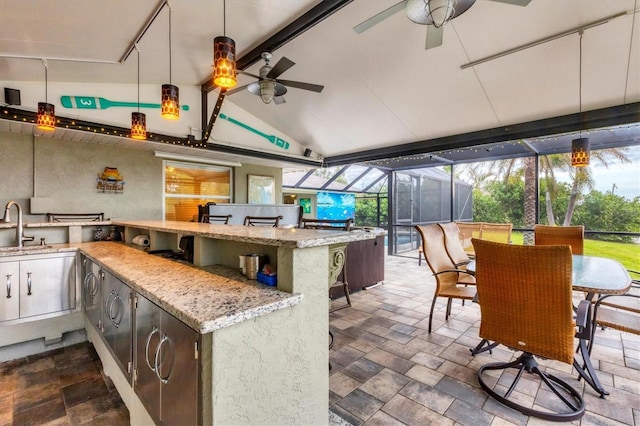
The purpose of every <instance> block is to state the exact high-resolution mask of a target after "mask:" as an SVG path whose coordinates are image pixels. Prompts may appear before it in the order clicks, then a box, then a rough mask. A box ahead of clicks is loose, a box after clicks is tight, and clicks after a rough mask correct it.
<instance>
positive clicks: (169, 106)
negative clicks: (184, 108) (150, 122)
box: [160, 84, 180, 120]
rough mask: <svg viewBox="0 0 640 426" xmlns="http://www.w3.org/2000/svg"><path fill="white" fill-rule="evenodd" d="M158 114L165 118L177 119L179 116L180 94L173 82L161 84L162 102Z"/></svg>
mask: <svg viewBox="0 0 640 426" xmlns="http://www.w3.org/2000/svg"><path fill="white" fill-rule="evenodd" d="M160 111H161V112H160V115H162V118H164V119H166V120H177V119H179V118H180V94H179V90H178V86H174V85H173V84H163V85H162V104H161V107H160Z"/></svg>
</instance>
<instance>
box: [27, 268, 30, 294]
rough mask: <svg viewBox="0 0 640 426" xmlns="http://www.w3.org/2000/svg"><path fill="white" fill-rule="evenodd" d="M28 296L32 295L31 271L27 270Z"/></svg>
mask: <svg viewBox="0 0 640 426" xmlns="http://www.w3.org/2000/svg"><path fill="white" fill-rule="evenodd" d="M27 296H31V272H27Z"/></svg>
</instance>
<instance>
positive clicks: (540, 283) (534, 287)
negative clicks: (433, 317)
mask: <svg viewBox="0 0 640 426" xmlns="http://www.w3.org/2000/svg"><path fill="white" fill-rule="evenodd" d="M473 245H474V247H475V252H476V268H475V274H476V275H475V276H476V287H477V290H478V300H479V304H480V312H481V322H480V337H481V338H483V339H487V340H489V341H493V342H497V343H500V344H503V345H505V346H507V347H509V348H512V349H514V350H518V351H522V354H521V355H520V356H518V358H517V359H516V360H515V361H511V362H497V363H491V364H485V365H483V366H482V367H480V368H479V370H478V381H479V382H480V386H481V387H482V389H484V390H485V391H486V392H487V393H488V394H489V395H490V396H491V397H493V398H494V399H496V400H497V401H499V402H500V403H502V404H504V405H506V406H508V407H510V408H513V409H514V410H517V411H520V412H521V413H523V414H526V415H529V416H534V417H539V418H542V419H545V420H551V421H572V420H576V419H579V418H581V417H582V416H583V414H584V411H585V402H584V399H583V398H582V396H581V392H579V391H577V390H576V389H574V388H573V387H572V386H571V385H569V384H568V383H567V382H566V381H564V380H562V379H560V378H558V377H556V376H553V375H551V374H549V373H548V372H546V371H544V370H545V369H544V368H539V367H538V362H537V361H536V357H541V358H545V359H550V360H557V361H560V362H563V363H566V364H569V365H573V366H574V368H576V370H577V371H578V373H579V374H580V376H581V377H582V378H584V379H585V380H586V381H588V382H589V383H591V381H590V379H589V377H588V375H587V373H585V371H584V370H583V369H582V367H581V366H580V365H579V364H578V363H577V362H576V360H575V358H574V353H575V350H574V336H576V325H575V324H577V327H578V332H580V331H582V330H588V328H589V313H590V312H589V310H590V303H589V302H588V301H587V300H583V301H582V302H581V303H580V306H579V308H578V315H577V317H576V319H575V321H576V322H575V324H574V311H573V305H572V291H571V285H572V281H571V280H572V278H571V272H572V259H571V251H570V250H569V247H568V246H521V245H512V244H503V243H496V242H492V241H484V240H478V239H474V240H473ZM579 349H580V350H581V351H583V353H582V355H583V360H585V361H588V362H590V361H589V355H588V353H584V351H586V346H582V345H581V346H580V348H579ZM507 369H516V370H518V371H517V373H515V375H513V374H506V373H505V374H503V376H502V377H501V378H500V377H499V376H497V375H496V374H497V373H496V372H493V373H488V374H485V372H487V371H490V370H507ZM523 372H527V373H531V374H532V375H533V374H535V375H537V376H538V378H539V379H540V381H541V382H544V383H545V384H546V385H547V386H548V388H549V389H550V390H551V391H552V392H553V393H554V394H555V395H556V396H557V397H558V399H559V400H560V401H558V402H557V403H556V402H555V401H552V402H549V403H548V404H549V405H546V407H554V408H550V409H549V410H548V411H547V410H543V409H542V408H539V405H538V404H535V405H533V407H532V406H531V405H530V404H527V405H526V406H525V405H521V404H520V402H521V401H518V397H517V396H516V397H513V394H512V392H513V391H514V390H516V389H517V385H518V384H519V381H520V378H521V377H522V373H523ZM514 377H515V378H514ZM507 380H511V381H512V383H511V384H509V383H506V381H507ZM531 380H533V379H531ZM526 382H527V384H525V385H524V386H530V385H531V381H530V380H526Z"/></svg>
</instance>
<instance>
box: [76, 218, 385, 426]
mask: <svg viewBox="0 0 640 426" xmlns="http://www.w3.org/2000/svg"><path fill="white" fill-rule="evenodd" d="M114 224H115V225H119V226H122V227H124V230H125V238H126V241H128V242H130V241H132V239H133V238H134V237H135V236H136V235H139V234H146V235H149V239H150V248H151V249H153V250H164V249H172V248H175V247H177V245H178V244H179V241H180V238H181V236H193V237H194V262H193V263H194V265H193V266H190V265H185V264H183V263H178V262H174V261H171V260H167V259H164V258H160V257H157V256H153V255H150V254H148V253H145V252H144V251H142V250H140V249H138V248H133V247H131V246H129V245H127V244H122V243H106V242H104V243H103V242H101V243H82V244H78V245H77V247H78V248H79V249H80V251H81V252H82V253H85V254H86V255H87V256H89V257H90V258H91V259H93V260H95V261H97V262H99V263H100V264H101V265H102V266H103V267H104V268H105V269H106V270H107V271H109V272H110V273H112V274H114V275H115V276H116V277H117V278H119V279H121V280H122V281H123V282H125V283H126V284H128V285H129V286H130V287H131V288H132V289H133V290H135V291H136V292H137V293H139V294H140V295H141V296H143V297H146V298H148V299H149V300H150V301H151V302H153V303H154V304H156V305H158V306H159V307H160V308H162V309H164V310H166V311H167V312H168V313H169V314H171V315H173V316H174V317H176V318H177V319H179V320H180V321H182V322H183V323H184V324H186V325H188V326H189V328H191V329H193V330H195V331H196V332H197V333H198V334H199V336H200V345H201V347H200V351H199V354H198V357H199V365H200V372H199V392H198V399H199V402H200V408H199V411H200V417H199V421H200V422H202V423H203V424H274V425H275V424H314V425H316V424H326V423H327V421H328V420H327V409H328V406H329V401H328V397H329V390H328V389H329V385H328V381H329V377H328V371H327V370H328V357H329V356H328V352H329V350H328V341H327V339H328V328H329V321H328V301H329V300H328V282H329V280H330V278H329V277H330V275H331V274H334V273H335V270H336V269H338V268H340V267H341V263H340V262H341V260H340V259H341V253H342V251H343V250H344V247H345V246H346V244H347V243H349V242H351V241H362V240H368V239H373V238H375V235H374V234H372V233H368V232H365V231H354V232H345V231H323V230H307V229H279V228H264V227H243V226H226V225H210V224H201V223H186V222H168V221H166V222H165V221H115V222H114ZM248 253H261V254H265V255H267V256H268V258H269V262H270V263H271V264H272V265H274V266H275V267H276V268H277V288H273V287H268V286H263V285H261V284H257V283H256V282H255V281H250V280H246V279H245V278H243V277H242V276H240V275H239V274H238V272H237V271H238V256H239V255H242V254H248ZM343 260H344V259H343V258H342V261H343ZM87 332H88V336H89V338H90V339H91V340H92V341H93V342H94V345H95V346H96V350H97V351H98V353H99V354H100V356H101V358H102V359H103V364H104V365H105V371H106V372H107V374H109V375H110V376H111V377H112V379H113V380H114V383H115V385H116V387H118V391H119V392H120V394H121V396H122V397H123V400H124V401H125V403H126V404H127V406H128V407H129V410H130V414H131V419H132V424H143V423H148V421H149V419H150V418H149V414H148V413H147V411H148V410H146V409H145V407H144V405H143V404H142V403H141V402H140V400H139V399H138V397H137V396H136V394H135V391H133V390H132V387H131V385H130V383H129V382H128V381H127V379H126V377H124V376H123V375H122V373H121V371H120V368H118V367H117V365H116V364H115V363H114V362H112V361H111V359H110V358H111V354H110V352H109V351H108V350H107V349H106V348H105V347H103V346H104V345H103V344H102V343H101V342H100V338H99V335H98V334H97V332H96V330H95V328H94V327H92V326H90V325H87ZM142 344H143V343H138V345H142ZM147 344H148V341H147ZM138 364H140V363H138ZM143 367H144V366H140V365H138V368H143ZM133 387H134V388H135V383H134V386H133Z"/></svg>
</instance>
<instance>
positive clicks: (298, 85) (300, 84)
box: [277, 79, 324, 93]
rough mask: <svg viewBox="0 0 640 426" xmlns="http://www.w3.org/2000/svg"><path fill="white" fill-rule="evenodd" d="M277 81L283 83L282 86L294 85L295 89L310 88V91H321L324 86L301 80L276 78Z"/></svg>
mask: <svg viewBox="0 0 640 426" xmlns="http://www.w3.org/2000/svg"><path fill="white" fill-rule="evenodd" d="M277 81H278V83H280V84H282V85H284V86H289V87H295V88H296V89H303V90H311V91H312V92H318V93H320V92H322V89H324V86H321V85H319V84H311V83H303V82H301V81H291V80H280V79H278V80H277Z"/></svg>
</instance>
